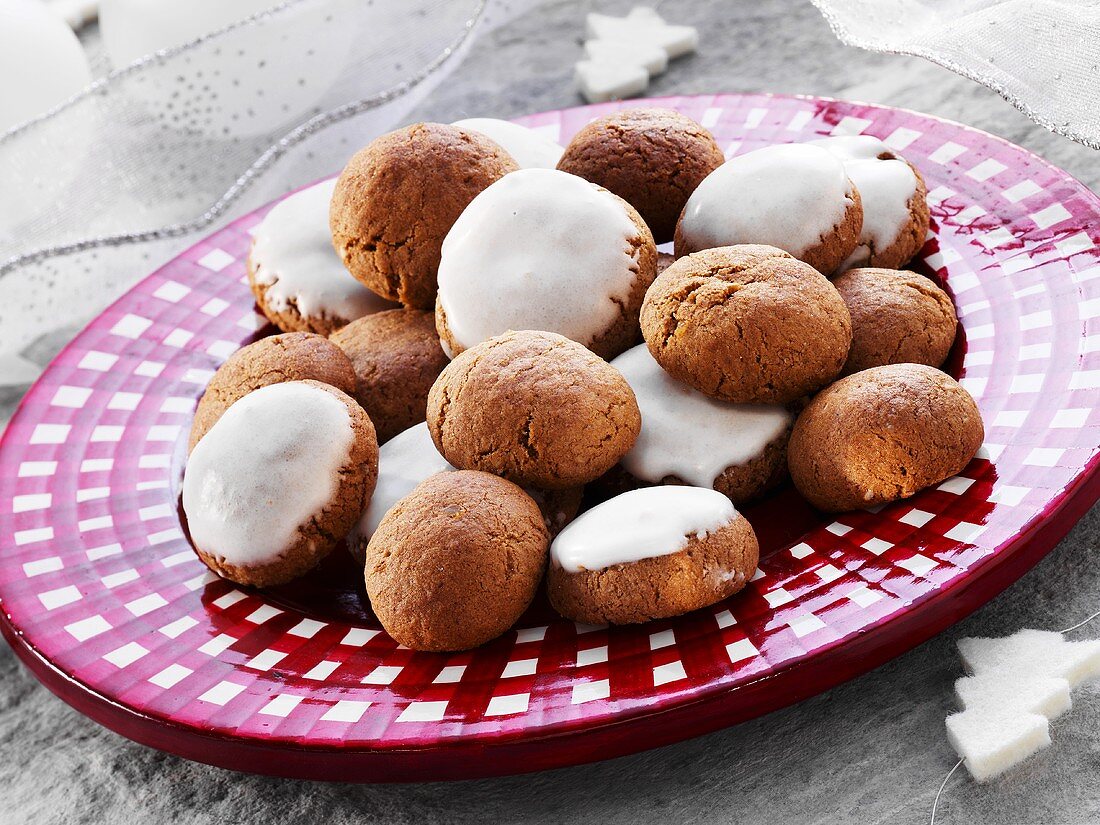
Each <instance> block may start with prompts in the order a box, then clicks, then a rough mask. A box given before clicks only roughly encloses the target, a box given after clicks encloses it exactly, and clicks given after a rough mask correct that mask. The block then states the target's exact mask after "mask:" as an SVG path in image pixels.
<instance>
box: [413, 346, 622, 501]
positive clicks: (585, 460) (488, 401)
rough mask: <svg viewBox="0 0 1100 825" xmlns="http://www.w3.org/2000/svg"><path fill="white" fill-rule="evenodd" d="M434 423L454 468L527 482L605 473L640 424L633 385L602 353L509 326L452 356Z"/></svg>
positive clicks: (435, 401)
mask: <svg viewBox="0 0 1100 825" xmlns="http://www.w3.org/2000/svg"><path fill="white" fill-rule="evenodd" d="M428 428H429V430H430V431H431V434H432V440H433V441H435V444H436V446H437V447H438V448H439V451H440V453H442V455H443V456H444V457H445V458H446V459H447V460H448V461H449V462H451V463H452V464H453V465H455V466H456V467H462V468H465V469H471V470H475V469H476V470H484V471H486V472H490V473H495V474H496V475H500V476H503V477H505V478H507V479H509V480H511V481H514V482H516V483H517V484H521V485H524V486H531V487H539V488H542V489H546V490H561V489H565V488H569V487H576V486H578V485H581V484H585V483H587V482H589V481H592V480H593V479H595V478H598V477H599V476H601V475H603V473H605V472H607V470H609V469H610V468H611V467H613V466H614V465H615V463H616V462H617V461H618V460H619V459H620V458H621V457H622V456H623V454H625V453H626V451H627V450H629V449H630V448H631V446H633V444H634V441H635V440H636V439H637V437H638V433H639V432H640V430H641V416H640V414H639V412H638V404H637V401H636V400H635V398H634V393H633V391H632V390H631V389H630V385H629V384H627V382H626V380H625V379H624V378H623V376H622V375H621V374H620V373H619V372H618V371H617V370H616V369H615V368H614V367H612V366H611V365H610V364H608V363H607V362H606V361H604V360H603V359H602V358H600V357H599V356H597V355H594V354H593V353H592V352H590V351H589V350H587V349H586V348H585V347H582V346H581V345H580V344H578V343H576V342H574V341H570V340H569V339H568V338H564V337H563V336H561V335H556V334H554V333H550V332H535V331H521V332H508V333H505V334H504V335H499V336H497V337H496V338H490V339H489V340H488V341H485V342H483V343H481V344H478V345H477V346H475V347H472V348H471V349H468V350H466V351H465V352H464V353H462V355H460V356H458V357H457V358H455V360H454V361H452V362H451V363H450V365H449V366H448V367H447V368H446V369H445V370H443V372H442V373H441V374H440V376H439V379H438V380H437V381H436V383H435V385H434V386H433V387H432V390H431V392H430V393H429V395H428Z"/></svg>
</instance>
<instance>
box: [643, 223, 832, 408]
mask: <svg viewBox="0 0 1100 825" xmlns="http://www.w3.org/2000/svg"><path fill="white" fill-rule="evenodd" d="M641 318H642V334H643V335H644V336H645V340H646V344H647V345H648V346H649V351H650V352H651V353H653V357H654V358H655V359H656V360H657V363H659V364H660V365H661V366H662V367H663V368H664V369H665V370H666V371H667V372H668V373H669V374H670V375H672V377H673V378H676V379H678V380H680V381H684V382H685V383H687V384H689V385H691V386H692V387H694V388H695V389H697V390H699V391H700V392H702V393H705V394H706V395H709V396H712V397H713V398H719V399H722V400H723V401H732V402H735V403H740V404H786V403H788V402H791V401H794V400H795V399H797V398H800V397H801V396H804V395H807V394H809V393H811V392H814V391H815V390H817V389H818V388H820V387H822V386H824V385H825V384H827V383H829V382H830V381H832V380H833V379H834V378H835V377H836V376H837V375H838V374H839V373H840V370H841V367H843V366H844V361H845V359H847V357H848V345H849V344H850V343H851V340H852V325H851V320H850V319H849V317H848V309H847V308H846V307H845V306H844V301H843V300H841V298H840V294H839V293H838V292H837V291H836V289H835V288H834V287H833V285H832V284H831V283H829V281H828V280H827V279H826V278H825V276H824V275H822V274H821V273H819V272H818V271H817V270H815V269H814V268H813V267H811V266H809V265H808V264H804V263H802V262H801V261H798V260H796V259H794V258H792V257H791V256H790V255H788V254H787V253H786V252H783V251H781V250H779V249H776V248H775V247H771V246H751V245H746V246H727V247H719V248H717V249H707V250H704V251H702V252H696V253H694V254H692V255H688V256H687V257H684V258H680V259H678V260H677V261H676V263H674V264H673V265H672V266H670V267H669V268H668V269H666V270H665V271H664V272H662V273H661V275H660V277H658V278H657V280H656V281H654V282H653V286H652V287H651V288H650V290H649V292H648V293H647V294H646V299H645V303H644V304H643V305H642V316H641Z"/></svg>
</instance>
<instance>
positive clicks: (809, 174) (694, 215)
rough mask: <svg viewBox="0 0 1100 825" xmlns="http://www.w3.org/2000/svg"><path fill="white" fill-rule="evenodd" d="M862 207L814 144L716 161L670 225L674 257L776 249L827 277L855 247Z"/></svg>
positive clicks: (840, 169)
mask: <svg viewBox="0 0 1100 825" xmlns="http://www.w3.org/2000/svg"><path fill="white" fill-rule="evenodd" d="M862 226H863V208H862V206H861V205H860V196H859V191H858V190H857V189H856V187H855V186H854V185H853V184H852V181H851V180H850V179H849V178H848V174H847V172H845V170H844V164H843V163H842V162H841V161H840V159H839V158H837V157H836V156H835V155H833V154H832V153H831V152H828V151H826V150H825V149H822V148H821V147H820V146H810V145H809V144H805V143H788V144H783V145H780V146H767V147H765V148H763V149H757V150H756V151H754V152H749V153H747V154H744V155H738V156H737V157H735V158H731V159H730V160H728V161H726V162H725V163H723V164H722V165H721V166H719V167H718V168H717V169H715V170H714V171H713V172H711V173H710V175H708V176H707V178H706V179H705V180H704V181H703V182H702V183H700V184H699V186H698V187H696V189H695V191H694V192H693V193H692V195H691V197H690V198H688V202H687V205H686V206H684V211H683V214H681V216H680V221H679V223H678V224H677V225H676V255H677V257H679V256H681V255H686V254H688V253H689V252H697V251H699V250H701V249H711V248H713V247H716V246H732V245H734V244H767V245H768V246H776V247H779V248H780V249H782V250H785V251H786V252H789V253H791V254H792V255H794V257H796V258H798V259H799V260H801V261H805V262H806V263H808V264H809V265H810V266H812V267H814V269H816V270H818V271H819V272H823V273H825V274H826V275H828V274H831V273H832V272H833V271H835V270H836V268H837V267H838V266H840V264H841V263H842V262H843V261H844V260H846V259H847V258H848V256H849V255H851V254H852V252H853V251H854V250H855V248H856V245H857V244H858V243H859V233H860V229H861V227H862Z"/></svg>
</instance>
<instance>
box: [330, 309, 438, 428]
mask: <svg viewBox="0 0 1100 825" xmlns="http://www.w3.org/2000/svg"><path fill="white" fill-rule="evenodd" d="M329 340H330V341H332V343H334V344H335V345H336V346H338V347H340V349H342V350H343V351H344V352H345V353H346V354H347V356H348V358H349V359H351V365H352V367H353V368H354V369H355V379H356V381H355V391H354V392H353V393H352V394H353V395H354V396H355V400H356V401H358V402H359V404H360V406H362V408H363V409H364V410H366V411H367V414H368V415H370V417H371V421H373V422H374V426H375V429H376V430H377V431H378V440H379V442H385V441H389V440H390V439H391V438H393V437H394V436H395V435H397V434H398V433H400V432H402V431H403V430H407V429H408V428H409V427H411V426H413V425H414V424H418V423H420V422H421V421H423V420H424V410H425V405H426V404H427V402H428V391H429V390H430V389H431V388H432V384H433V383H435V379H436V378H437V377H438V376H439V373H440V372H441V371H442V370H443V368H444V367H445V366H447V363H448V359H447V356H446V354H445V353H444V352H443V350H442V348H441V347H440V346H439V336H438V335H436V331H435V316H434V315H433V314H432V313H431V312H422V311H420V310H418V309H391V310H387V311H385V312H379V313H377V314H376V315H369V316H367V317H366V318H360V319H359V320H358V321H353V322H352V323H350V324H348V325H347V326H346V327H344V328H343V329H340V330H338V331H337V332H335V333H333V335H332V337H331V338H330V339H329Z"/></svg>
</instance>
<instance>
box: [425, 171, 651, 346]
mask: <svg viewBox="0 0 1100 825" xmlns="http://www.w3.org/2000/svg"><path fill="white" fill-rule="evenodd" d="M637 232H638V230H637V228H636V227H635V225H634V222H633V221H632V220H631V219H630V216H629V215H628V214H627V212H626V210H625V209H624V208H623V206H622V204H621V203H620V202H619V201H618V200H617V199H616V198H615V196H614V195H612V194H611V193H609V192H606V191H604V190H601V189H599V188H597V187H596V186H595V185H593V184H591V183H589V182H588V181H586V180H584V179H582V178H579V177H577V176H576V175H570V174H568V173H566V172H559V171H557V170H554V169H521V170H520V171H518V172H512V173H511V174H510V175H505V176H504V177H503V178H501V179H500V180H498V181H497V182H496V183H494V184H492V185H491V186H489V187H488V188H487V189H485V190H484V191H483V192H481V193H480V194H479V195H478V196H477V197H476V198H474V199H473V201H471V202H470V205H469V206H467V207H466V209H465V210H464V211H463V213H462V214H461V215H459V217H458V220H457V221H455V223H454V226H452V227H451V231H450V232H448V233H447V237H446V238H445V239H444V241H443V254H442V259H441V261H440V264H439V302H440V304H441V306H442V307H443V311H444V312H445V313H446V315H447V326H448V328H449V329H450V332H451V335H453V336H454V338H455V340H456V341H457V342H458V343H459V344H461V345H462V346H463V347H466V348H469V347H472V346H474V345H475V344H478V343H480V342H482V341H484V340H486V339H487V338H492V337H493V336H494V335H500V334H501V333H504V332H507V331H508V330H510V329H535V330H543V331H546V332H556V333H559V334H561V335H564V336H565V337H567V338H571V339H572V340H574V341H578V342H580V343H582V344H588V343H590V342H591V341H592V340H593V339H595V338H596V336H598V335H599V334H600V333H602V332H603V331H604V330H606V329H607V328H608V327H610V326H611V324H612V323H613V322H614V321H615V319H616V318H617V317H618V314H619V307H618V306H617V305H616V303H615V301H619V302H622V301H625V300H626V299H627V298H628V297H629V295H630V291H631V288H632V286H633V284H634V280H635V277H636V274H637V268H638V263H637V261H636V260H635V259H634V257H632V255H631V246H630V243H629V241H630V239H631V238H632V237H633V236H635V235H636V234H637Z"/></svg>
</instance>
